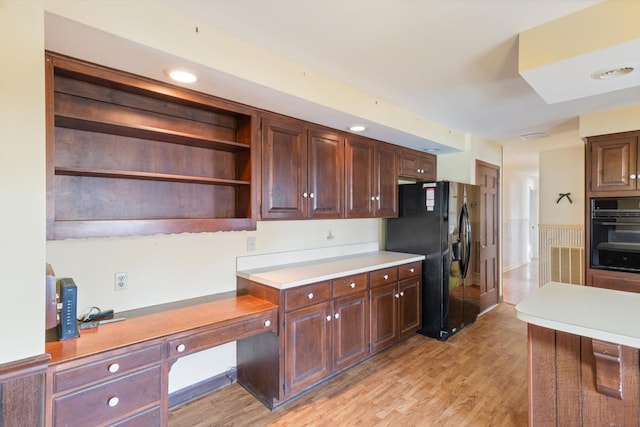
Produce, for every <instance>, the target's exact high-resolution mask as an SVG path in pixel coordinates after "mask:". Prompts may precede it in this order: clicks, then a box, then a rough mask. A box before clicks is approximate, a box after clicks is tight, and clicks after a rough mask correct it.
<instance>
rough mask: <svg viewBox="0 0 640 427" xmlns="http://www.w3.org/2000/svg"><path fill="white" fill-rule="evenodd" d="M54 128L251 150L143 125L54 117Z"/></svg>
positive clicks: (219, 148)
mask: <svg viewBox="0 0 640 427" xmlns="http://www.w3.org/2000/svg"><path fill="white" fill-rule="evenodd" d="M56 126H57V127H63V128H69V129H78V130H86V131H89V132H99V133H106V134H110V135H119V136H128V137H133V138H141V139H149V140H154V141H162V142H169V143H172V144H183V145H190V146H193V147H203V148H210V149H213V150H222V151H230V152H237V151H241V150H248V149H250V148H251V146H250V145H249V144H242V143H239V142H233V141H224V140H221V139H213V138H211V139H206V138H203V137H201V136H199V135H196V134H188V133H185V132H176V131H172V130H170V129H158V128H153V127H150V126H143V125H138V126H132V125H126V124H120V123H112V122H109V121H102V122H99V121H95V120H89V119H85V118H79V117H70V116H60V115H56Z"/></svg>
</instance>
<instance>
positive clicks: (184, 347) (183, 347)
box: [176, 344, 187, 353]
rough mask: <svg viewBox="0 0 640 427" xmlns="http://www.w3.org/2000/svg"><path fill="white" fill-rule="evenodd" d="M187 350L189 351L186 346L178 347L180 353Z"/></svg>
mask: <svg viewBox="0 0 640 427" xmlns="http://www.w3.org/2000/svg"><path fill="white" fill-rule="evenodd" d="M186 349H187V346H186V345H184V344H178V346H177V347H176V350H177V351H178V353H182V352H183V351H185V350H186Z"/></svg>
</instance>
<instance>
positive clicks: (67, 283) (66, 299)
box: [58, 278, 80, 341]
mask: <svg viewBox="0 0 640 427" xmlns="http://www.w3.org/2000/svg"><path fill="white" fill-rule="evenodd" d="M60 302H61V303H62V309H61V310H60V324H59V325H58V340H59V341H63V340H66V339H69V338H77V337H79V336H80V331H79V330H78V323H77V320H76V319H77V317H78V316H77V311H78V309H77V304H78V287H77V286H76V284H75V282H74V281H73V279H70V278H65V279H60Z"/></svg>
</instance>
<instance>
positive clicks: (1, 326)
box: [0, 0, 45, 363]
mask: <svg viewBox="0 0 640 427" xmlns="http://www.w3.org/2000/svg"><path fill="white" fill-rule="evenodd" d="M43 49H44V23H43V14H42V2H40V1H35V0H34V1H28V2H27V1H18V0H2V1H0V64H2V67H0V295H2V297H1V298H0V301H1V302H0V363H5V362H9V361H13V360H19V359H23V358H27V357H31V356H35V355H39V354H42V353H43V351H44V327H43V325H44V271H45V270H44V268H45V247H44V240H45V122H44V118H45V114H44V57H43Z"/></svg>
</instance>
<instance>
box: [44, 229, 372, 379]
mask: <svg viewBox="0 0 640 427" xmlns="http://www.w3.org/2000/svg"><path fill="white" fill-rule="evenodd" d="M381 228H382V220H380V219H350V220H317V221H316V220H314V221H259V222H258V224H257V230H256V231H245V232H218V233H197V234H190V233H183V234H174V235H155V236H135V237H110V238H92V239H69V240H56V241H48V242H47V262H49V263H51V265H52V266H53V268H54V270H55V272H56V276H57V277H72V278H73V279H74V281H75V283H76V285H77V286H78V311H79V312H83V311H85V310H87V309H88V308H90V307H92V306H98V307H100V308H101V309H114V310H115V311H116V312H118V311H123V310H129V309H133V308H139V307H145V306H149V305H155V304H161V303H166V302H171V301H177V300H183V299H188V298H194V297H198V296H203V295H209V294H215V293H220V292H227V291H232V290H235V288H236V258H237V257H238V256H246V255H249V254H251V255H253V254H259V253H273V252H288V251H295V250H298V249H312V248H322V247H332V246H340V245H349V244H356V243H366V242H378V241H380V240H381ZM329 230H331V232H332V235H333V236H334V238H333V239H330V240H328V239H327V233H328V231H329ZM249 236H253V237H255V238H256V251H255V252H251V253H248V252H247V250H246V249H247V237H249ZM116 272H126V273H127V275H128V288H127V289H126V290H124V291H118V292H116V291H115V290H114V273H116ZM235 351H236V348H235V344H229V345H225V346H221V347H217V348H215V349H212V350H209V351H207V352H205V353H204V354H197V355H194V356H188V357H185V358H182V359H180V360H179V361H178V362H177V363H176V364H175V365H173V367H172V370H171V376H170V391H174V390H177V389H180V388H182V387H185V386H187V385H190V384H193V383H195V382H198V381H201V380H203V379H206V378H208V377H210V376H213V375H216V374H219V373H221V372H224V371H226V370H228V369H229V368H230V367H233V366H235V364H236V362H235V358H236V353H235Z"/></svg>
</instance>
